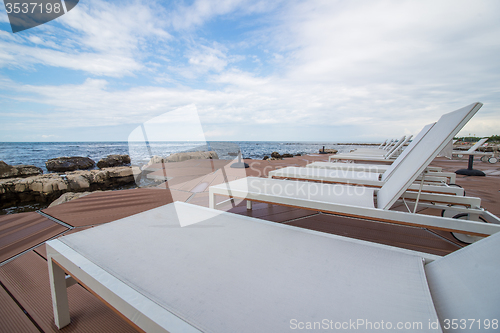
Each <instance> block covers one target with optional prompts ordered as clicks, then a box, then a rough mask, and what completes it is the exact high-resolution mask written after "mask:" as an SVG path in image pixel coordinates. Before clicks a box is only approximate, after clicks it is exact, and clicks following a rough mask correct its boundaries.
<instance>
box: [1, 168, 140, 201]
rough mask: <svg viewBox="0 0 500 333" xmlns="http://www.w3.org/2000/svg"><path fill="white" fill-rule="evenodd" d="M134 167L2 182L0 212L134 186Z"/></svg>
mask: <svg viewBox="0 0 500 333" xmlns="http://www.w3.org/2000/svg"><path fill="white" fill-rule="evenodd" d="M134 181H135V179H134V169H133V168H132V167H114V168H104V169H100V170H77V171H71V172H68V173H66V174H64V175H59V174H56V173H49V174H45V175H37V176H31V177H27V178H9V179H0V208H6V207H10V206H15V205H19V204H25V203H32V202H43V203H45V202H51V201H53V200H55V199H56V198H58V197H60V196H61V195H62V194H63V193H66V192H86V191H95V190H105V189H113V188H116V187H120V186H123V185H127V184H131V183H134Z"/></svg>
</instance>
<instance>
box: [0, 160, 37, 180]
mask: <svg viewBox="0 0 500 333" xmlns="http://www.w3.org/2000/svg"><path fill="white" fill-rule="evenodd" d="M42 173H43V171H42V169H40V168H38V167H36V166H34V165H22V164H21V165H8V164H7V163H5V162H4V161H0V179H6V178H16V177H30V176H35V175H41V174H42Z"/></svg>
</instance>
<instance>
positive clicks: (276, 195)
mask: <svg viewBox="0 0 500 333" xmlns="http://www.w3.org/2000/svg"><path fill="white" fill-rule="evenodd" d="M210 190H211V193H214V194H223V195H229V196H234V197H237V198H242V199H245V198H246V199H250V200H254V201H259V198H260V200H265V198H266V197H270V198H273V199H272V201H273V202H277V203H278V202H280V199H282V200H281V201H282V202H281V203H282V204H287V203H288V204H290V205H293V204H294V203H298V204H299V205H305V204H307V202H311V203H315V204H327V205H328V204H335V205H345V206H356V207H366V208H374V207H375V206H374V192H375V190H374V189H372V188H369V187H364V186H350V185H332V184H322V183H316V182H298V181H287V180H282V179H272V178H260V177H246V178H241V179H237V180H234V181H231V182H229V183H225V184H219V185H214V186H211V187H210ZM310 208H312V207H310Z"/></svg>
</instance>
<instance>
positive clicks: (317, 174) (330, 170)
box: [269, 123, 463, 194]
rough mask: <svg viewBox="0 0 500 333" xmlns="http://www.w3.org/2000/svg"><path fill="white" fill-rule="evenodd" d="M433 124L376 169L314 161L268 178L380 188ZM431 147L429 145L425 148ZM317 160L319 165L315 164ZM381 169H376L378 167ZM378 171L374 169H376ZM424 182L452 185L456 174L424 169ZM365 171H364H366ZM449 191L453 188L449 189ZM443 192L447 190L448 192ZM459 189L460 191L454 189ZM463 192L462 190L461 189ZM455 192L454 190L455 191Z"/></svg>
mask: <svg viewBox="0 0 500 333" xmlns="http://www.w3.org/2000/svg"><path fill="white" fill-rule="evenodd" d="M433 126H434V123H432V124H429V125H427V126H424V128H423V129H422V130H421V131H420V133H419V134H418V135H417V136H416V138H415V140H413V141H412V143H411V144H410V145H409V146H408V147H407V148H406V149H405V150H404V152H403V153H402V154H401V155H399V157H398V158H397V159H396V160H395V161H394V163H392V164H391V165H390V166H386V167H385V168H380V167H379V166H377V165H370V164H362V165H360V166H357V164H353V163H331V162H329V163H326V162H316V164H315V163H312V164H315V165H314V166H316V168H315V167H311V166H309V167H307V168H297V167H287V168H283V169H278V170H274V171H271V172H269V177H271V178H272V177H275V178H289V179H302V180H315V181H325V182H330V183H343V184H353V185H355V184H358V185H366V186H377V187H381V186H382V185H383V184H384V183H385V182H386V181H387V180H388V179H389V177H390V176H391V175H392V174H394V170H395V169H396V168H398V167H399V165H400V163H401V162H402V161H403V160H404V159H405V157H406V156H407V155H408V154H410V153H411V151H412V150H413V148H414V147H415V146H417V145H418V144H419V142H420V140H421V139H422V138H423V137H424V136H425V135H426V134H427V132H429V130H430V129H431V128H432V127H433ZM432 144H433V145H434V146H437V145H439V144H440V142H433V143H432ZM428 148H429V149H432V148H431V147H428ZM318 163H321V164H318ZM320 166H325V168H324V169H322V168H319V167H320ZM382 169H383V170H384V171H379V170H382ZM375 170H376V171H379V172H376V171H375ZM424 171H426V172H427V173H426V175H425V181H426V182H427V183H429V182H431V183H436V182H438V183H445V184H454V183H455V180H456V174H455V173H453V172H438V171H433V172H429V170H428V168H426V170H424ZM366 173H368V174H366ZM421 178H422V176H419V177H417V179H416V180H417V181H419V180H421ZM428 189H429V190H430V188H428ZM450 190H451V191H452V192H453V191H455V190H456V188H455V189H453V188H452V189H450ZM446 191H448V190H446ZM446 191H445V192H444V193H451V192H446ZM458 191H460V190H458ZM461 191H462V192H463V190H461ZM457 194H458V193H457Z"/></svg>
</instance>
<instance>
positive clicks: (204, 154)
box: [142, 151, 219, 170]
mask: <svg viewBox="0 0 500 333" xmlns="http://www.w3.org/2000/svg"><path fill="white" fill-rule="evenodd" d="M208 159H214V160H218V159H219V156H218V155H217V153H216V152H215V151H193V152H186V153H174V154H172V155H170V156H168V157H161V156H157V155H155V156H153V157H152V158H151V159H150V160H149V162H148V163H147V164H146V165H145V166H144V167H143V168H142V169H143V170H144V169H146V168H147V167H148V166H150V165H152V164H156V163H171V162H182V161H187V160H208Z"/></svg>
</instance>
